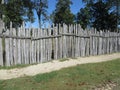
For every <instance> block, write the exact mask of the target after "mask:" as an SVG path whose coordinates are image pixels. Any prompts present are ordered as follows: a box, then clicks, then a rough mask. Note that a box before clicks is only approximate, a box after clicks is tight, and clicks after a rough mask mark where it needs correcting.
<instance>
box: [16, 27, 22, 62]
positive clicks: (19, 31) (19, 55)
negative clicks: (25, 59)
mask: <svg viewBox="0 0 120 90" xmlns="http://www.w3.org/2000/svg"><path fill="white" fill-rule="evenodd" d="M20 29H21V28H19V29H18V37H20V36H21V30H20ZM17 43H18V47H17V50H18V54H17V55H18V56H17V57H18V64H21V59H22V58H21V40H20V39H18V42H17Z"/></svg>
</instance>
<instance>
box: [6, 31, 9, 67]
mask: <svg viewBox="0 0 120 90" xmlns="http://www.w3.org/2000/svg"><path fill="white" fill-rule="evenodd" d="M5 34H6V35H9V30H7V31H6V33H5ZM9 42H10V40H9V38H5V65H6V66H10V50H9Z"/></svg>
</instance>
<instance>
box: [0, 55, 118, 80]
mask: <svg viewBox="0 0 120 90" xmlns="http://www.w3.org/2000/svg"><path fill="white" fill-rule="evenodd" d="M117 58H120V53H114V54H110V55H100V56H90V57H79V58H77V59H69V60H67V61H64V62H60V61H59V60H54V61H52V62H48V63H42V64H37V65H31V66H28V67H25V68H20V69H18V68H15V69H10V70H4V69H1V70H0V79H1V80H6V79H12V78H17V77H24V76H34V75H36V74H40V73H47V72H51V71H56V70H60V69H62V68H66V67H71V66H76V65H79V64H86V63H98V62H104V61H110V60H113V59H117Z"/></svg>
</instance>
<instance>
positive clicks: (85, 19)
mask: <svg viewBox="0 0 120 90" xmlns="http://www.w3.org/2000/svg"><path fill="white" fill-rule="evenodd" d="M76 20H77V23H79V24H80V25H81V27H82V28H83V29H85V28H87V26H88V25H89V24H90V11H89V9H88V7H85V8H81V9H80V12H78V13H77V17H76Z"/></svg>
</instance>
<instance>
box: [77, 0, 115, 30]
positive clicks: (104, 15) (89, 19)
mask: <svg viewBox="0 0 120 90" xmlns="http://www.w3.org/2000/svg"><path fill="white" fill-rule="evenodd" d="M83 1H84V2H85V3H86V6H85V7H84V8H83V9H80V12H78V14H77V23H80V24H81V26H82V28H83V29H85V28H86V27H87V26H90V27H94V28H96V29H97V30H109V31H115V30H116V26H117V15H116V13H115V11H114V7H113V6H111V4H110V2H109V0H83Z"/></svg>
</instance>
